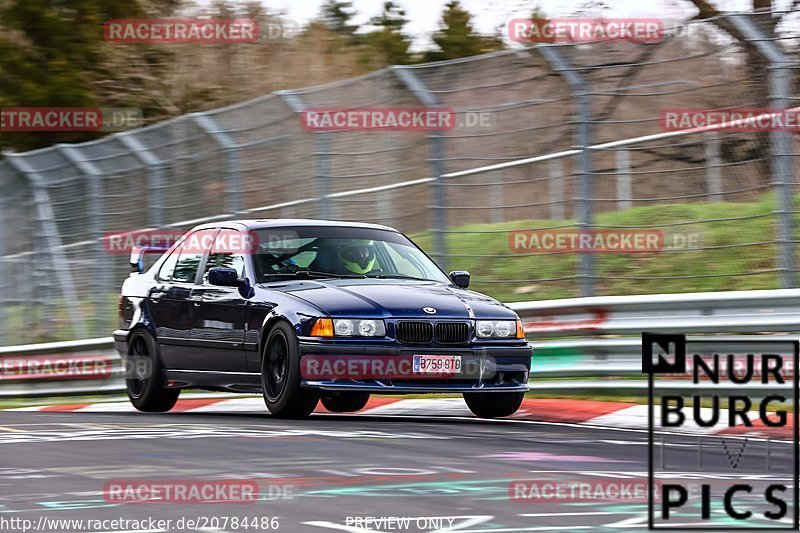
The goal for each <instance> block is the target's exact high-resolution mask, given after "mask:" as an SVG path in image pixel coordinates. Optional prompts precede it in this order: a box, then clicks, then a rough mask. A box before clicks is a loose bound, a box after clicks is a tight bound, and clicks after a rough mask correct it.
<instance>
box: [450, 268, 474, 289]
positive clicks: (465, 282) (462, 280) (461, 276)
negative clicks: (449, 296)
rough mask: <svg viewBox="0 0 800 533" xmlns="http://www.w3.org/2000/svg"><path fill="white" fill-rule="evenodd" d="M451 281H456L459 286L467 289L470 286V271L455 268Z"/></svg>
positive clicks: (451, 273) (451, 274)
mask: <svg viewBox="0 0 800 533" xmlns="http://www.w3.org/2000/svg"><path fill="white" fill-rule="evenodd" d="M450 281H452V282H453V283H455V284H456V286H457V287H461V288H462V289H466V288H467V287H469V272H467V271H466V270H454V271H452V272H450Z"/></svg>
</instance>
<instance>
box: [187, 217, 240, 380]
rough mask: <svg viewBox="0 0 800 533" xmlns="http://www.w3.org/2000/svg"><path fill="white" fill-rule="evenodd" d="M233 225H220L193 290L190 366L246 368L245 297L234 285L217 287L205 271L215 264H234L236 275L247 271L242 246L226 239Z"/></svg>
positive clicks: (227, 369) (202, 367)
mask: <svg viewBox="0 0 800 533" xmlns="http://www.w3.org/2000/svg"><path fill="white" fill-rule="evenodd" d="M231 232H234V233H238V230H236V229H232V228H222V229H221V230H220V232H219V233H218V234H217V236H216V238H215V239H214V245H213V247H212V249H211V252H210V254H209V256H208V260H207V261H206V263H205V269H204V272H203V276H202V280H201V282H200V284H199V285H197V286H196V287H195V288H194V289H193V290H192V295H191V300H192V329H191V345H192V349H193V355H192V358H193V362H192V366H193V368H196V369H197V370H210V371H218V372H245V371H247V361H246V358H245V351H244V335H245V333H244V332H245V329H246V327H247V313H248V300H247V299H246V298H244V297H243V296H242V294H241V293H240V292H239V289H238V288H237V287H219V286H215V285H211V284H210V283H209V282H208V272H209V271H210V270H211V269H212V268H214V267H227V268H233V269H234V270H236V272H237V273H238V274H239V277H243V276H245V275H246V272H245V258H244V254H243V253H241V252H242V251H241V250H236V249H232V248H231V247H230V246H229V245H228V244H227V243H230V242H236V239H229V238H228V237H230V235H229V234H230V233H231Z"/></svg>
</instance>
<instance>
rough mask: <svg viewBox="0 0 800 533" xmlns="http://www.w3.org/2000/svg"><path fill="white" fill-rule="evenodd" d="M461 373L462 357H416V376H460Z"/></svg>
mask: <svg viewBox="0 0 800 533" xmlns="http://www.w3.org/2000/svg"><path fill="white" fill-rule="evenodd" d="M459 372H461V356H460V355H415V356H414V373H415V374H458V373H459Z"/></svg>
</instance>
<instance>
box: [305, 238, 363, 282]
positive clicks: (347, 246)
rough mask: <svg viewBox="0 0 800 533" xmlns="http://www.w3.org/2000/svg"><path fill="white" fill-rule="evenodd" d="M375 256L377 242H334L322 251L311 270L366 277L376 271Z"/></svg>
mask: <svg viewBox="0 0 800 533" xmlns="http://www.w3.org/2000/svg"><path fill="white" fill-rule="evenodd" d="M375 255H376V254H375V242H374V241H371V240H351V241H347V242H344V243H335V242H334V243H331V247H330V248H328V249H327V250H326V249H324V248H322V249H320V251H319V252H318V253H317V258H316V259H314V261H313V262H312V263H311V265H309V268H310V269H311V270H315V271H318V272H330V273H331V274H340V275H348V274H358V275H364V274H368V273H370V272H372V271H373V270H374V269H375V266H376V265H375V263H376V257H375Z"/></svg>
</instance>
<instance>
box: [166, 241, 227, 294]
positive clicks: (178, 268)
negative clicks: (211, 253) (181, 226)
mask: <svg viewBox="0 0 800 533" xmlns="http://www.w3.org/2000/svg"><path fill="white" fill-rule="evenodd" d="M216 232H217V230H216V229H204V230H200V231H195V232H194V233H192V234H191V235H189V236H188V237H187V238H186V240H185V241H184V243H183V246H182V247H181V249H180V250H177V252H178V261H177V262H176V263H175V271H174V272H173V274H172V281H178V282H184V283H194V278H195V275H196V274H197V268H198V267H199V266H200V261H202V259H203V255H205V253H206V251H207V250H208V248H210V247H211V243H212V241H213V240H214V234H215V233H216Z"/></svg>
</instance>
